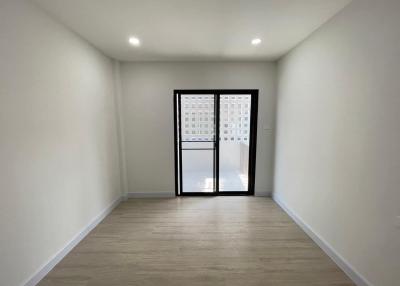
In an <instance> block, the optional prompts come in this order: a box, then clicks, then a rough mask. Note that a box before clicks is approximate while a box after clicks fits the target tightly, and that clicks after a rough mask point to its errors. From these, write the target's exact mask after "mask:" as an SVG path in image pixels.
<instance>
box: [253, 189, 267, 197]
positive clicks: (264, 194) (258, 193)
mask: <svg viewBox="0 0 400 286" xmlns="http://www.w3.org/2000/svg"><path fill="white" fill-rule="evenodd" d="M254 196H255V197H271V192H267V191H257V190H256V191H255V192H254Z"/></svg>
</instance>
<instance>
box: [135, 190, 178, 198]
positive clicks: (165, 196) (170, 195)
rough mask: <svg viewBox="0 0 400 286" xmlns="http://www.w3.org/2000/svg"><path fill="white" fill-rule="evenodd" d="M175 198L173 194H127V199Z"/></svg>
mask: <svg viewBox="0 0 400 286" xmlns="http://www.w3.org/2000/svg"><path fill="white" fill-rule="evenodd" d="M174 197H175V192H151V193H150V192H135V193H128V194H127V198H131V199H133V198H135V199H139V198H142V199H144V198H148V199H150V198H154V199H156V198H174Z"/></svg>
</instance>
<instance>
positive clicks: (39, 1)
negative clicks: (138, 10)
mask: <svg viewBox="0 0 400 286" xmlns="http://www.w3.org/2000/svg"><path fill="white" fill-rule="evenodd" d="M31 1H32V2H34V3H35V4H36V5H37V6H39V8H41V9H42V10H44V11H45V12H46V13H47V14H49V15H50V16H51V17H52V18H53V19H54V20H55V21H56V22H59V23H61V24H62V25H63V26H65V27H66V28H67V29H69V30H71V31H72V32H73V33H75V34H77V35H78V36H79V37H81V38H82V39H84V40H85V41H87V42H89V44H91V45H92V46H93V47H95V48H96V49H98V50H99V51H100V52H102V53H103V54H104V55H106V56H107V57H110V58H111V59H114V60H117V61H120V62H139V63H140V62H276V61H279V60H280V59H281V58H282V57H284V56H285V55H287V54H288V53H290V52H291V51H292V50H293V49H295V48H296V47H297V46H298V45H300V44H301V43H302V42H304V41H305V40H306V39H308V38H309V37H310V36H312V35H313V34H314V33H315V32H316V31H318V30H319V29H320V28H321V27H322V26H324V25H325V24H326V23H328V22H329V21H331V20H332V19H333V18H334V17H335V16H336V15H337V14H339V13H340V12H341V11H343V9H345V8H346V7H347V6H348V5H349V4H350V3H351V2H352V0H305V1H308V2H310V1H311V2H312V1H314V2H318V3H319V2H321V3H322V2H326V3H332V1H336V2H337V3H339V4H340V5H338V6H337V7H336V10H335V11H334V12H333V13H331V14H330V15H329V16H328V17H325V18H324V19H323V21H320V23H318V25H315V26H314V27H313V28H312V29H309V30H308V31H307V33H304V35H303V36H302V37H301V38H299V39H297V41H296V42H294V43H293V44H292V45H287V46H286V47H283V48H282V47H281V48H280V50H279V51H275V52H271V51H268V53H266V54H262V53H261V54H256V55H254V54H251V53H248V54H245V53H244V54H242V55H238V54H232V55H229V54H218V53H214V54H213V52H211V53H210V54H207V55H204V54H202V53H199V54H196V53H193V52H192V51H189V52H187V51H183V52H182V53H181V54H177V55H172V56H171V55H168V53H166V54H160V53H159V52H153V53H152V51H151V49H150V48H149V47H147V46H146V44H144V45H143V46H141V47H139V48H135V47H130V46H129V44H128V43H127V39H128V38H127V36H125V37H119V38H118V41H119V43H118V44H119V45H120V46H121V43H122V45H123V48H125V49H126V50H129V49H130V51H129V52H131V53H132V54H135V53H137V54H138V55H136V56H134V57H133V58H130V57H129V56H128V57H126V56H124V55H122V56H121V55H120V54H118V53H115V52H113V51H112V52H110V48H109V47H108V46H107V45H109V46H112V45H113V44H114V43H113V42H112V41H108V42H107V36H105V37H104V38H105V39H104V41H103V42H105V43H103V42H101V41H99V40H98V39H99V38H96V37H95V36H93V35H92V34H90V29H91V28H90V24H88V26H89V28H88V27H87V26H85V24H77V25H74V24H73V23H74V21H72V20H73V19H74V18H75V14H74V13H72V12H74V11H77V10H76V9H78V7H76V3H77V2H78V1H79V0H70V1H65V2H68V3H71V5H69V4H66V5H67V6H69V7H70V12H67V13H63V12H62V11H61V12H60V11H59V10H57V9H55V8H54V7H53V8H51V7H52V6H51V5H50V6H51V7H48V6H46V5H44V4H46V3H49V1H50V2H51V3H54V2H57V1H58V0H31ZM60 1H61V0H59V1H58V2H57V3H61V7H62V6H63V5H64V3H65V2H63V1H61V2H60ZM82 1H84V2H85V1H86V2H90V1H92V2H93V1H95V0H81V2H79V3H82ZM118 1H119V3H121V1H123V0H115V1H111V2H113V3H116V4H118V3H117V2H118ZM130 1H131V2H141V0H130ZM143 1H148V0H143ZM153 1H158V0H153ZM163 1H166V2H168V1H171V2H176V1H180V0H163ZM210 1H225V0H210ZM238 1H240V0H238ZM250 1H253V2H257V3H258V2H260V1H258V0H250ZM270 1H272V2H274V1H275V0H270ZM276 1H278V0H276ZM280 1H282V0H280ZM299 1H300V0H299ZM98 2H99V3H100V2H107V0H97V2H95V3H94V4H93V5H96V3H98ZM125 2H126V1H125ZM236 2H237V1H236ZM261 2H262V1H261ZM267 2H268V1H267ZM308 2H307V3H308ZM74 3H75V4H74ZM74 5H75V7H74ZM55 7H56V8H57V5H55ZM58 8H60V7H58ZM67 10H68V9H67ZM71 11H72V12H71ZM71 15H72V16H71ZM76 17H77V19H78V20H77V22H82V16H81V15H78V16H76ZM96 21H97V20H94V21H93V24H96ZM86 23H91V21H86ZM139 24H140V23H139ZM88 29H89V32H88ZM92 30H93V29H92ZM132 30H134V29H132ZM150 32H151V29H150ZM211 33H212V31H211ZM126 34H127V33H126ZM249 34H250V33H249ZM127 35H128V34H127ZM178 36H179V35H178ZM282 37H283V38H284V37H285V35H283V36H282ZM178 39H179V37H178ZM250 40H251V38H250V37H248V43H247V42H246V41H244V42H245V44H248V45H249V46H250ZM262 40H263V42H268V41H267V40H266V39H265V38H264V39H262ZM145 43H146V41H145ZM252 48H253V49H254V50H255V49H257V48H258V47H252ZM146 49H147V50H146ZM149 50H150V51H149ZM185 53H186V54H185ZM121 54H122V53H121Z"/></svg>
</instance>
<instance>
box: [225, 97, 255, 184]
mask: <svg viewBox="0 0 400 286" xmlns="http://www.w3.org/2000/svg"><path fill="white" fill-rule="evenodd" d="M250 109H251V96H250V95H249V94H245V95H240V94H235V95H229V94H222V95H221V98H220V157H219V158H220V159H219V190H220V192H247V191H248V167H249V166H248V165H249V142H250Z"/></svg>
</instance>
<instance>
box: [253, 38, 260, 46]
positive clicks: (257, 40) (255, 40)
mask: <svg viewBox="0 0 400 286" xmlns="http://www.w3.org/2000/svg"><path fill="white" fill-rule="evenodd" d="M251 44H252V45H254V46H257V45H259V44H261V39H259V38H255V39H253V40H251Z"/></svg>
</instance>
